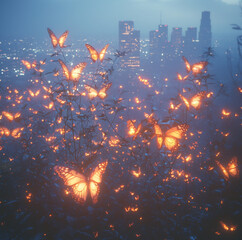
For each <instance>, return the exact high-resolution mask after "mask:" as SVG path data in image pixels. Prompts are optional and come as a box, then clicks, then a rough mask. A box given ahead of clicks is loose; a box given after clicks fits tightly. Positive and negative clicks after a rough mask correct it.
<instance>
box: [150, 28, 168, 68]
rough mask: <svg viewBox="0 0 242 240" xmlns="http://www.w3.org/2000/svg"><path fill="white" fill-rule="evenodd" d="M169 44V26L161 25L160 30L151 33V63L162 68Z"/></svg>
mask: <svg viewBox="0 0 242 240" xmlns="http://www.w3.org/2000/svg"><path fill="white" fill-rule="evenodd" d="M167 44H168V25H161V24H160V25H159V26H158V30H153V31H150V46H149V47H150V51H149V52H150V63H151V64H155V65H157V66H162V65H163V63H164V58H165V51H166V48H167Z"/></svg>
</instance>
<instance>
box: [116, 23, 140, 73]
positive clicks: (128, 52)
mask: <svg viewBox="0 0 242 240" xmlns="http://www.w3.org/2000/svg"><path fill="white" fill-rule="evenodd" d="M119 50H120V51H121V52H125V56H124V57H122V58H121V68H123V69H124V68H126V69H130V70H139V68H140V31H137V30H134V22H133V21H120V22H119Z"/></svg>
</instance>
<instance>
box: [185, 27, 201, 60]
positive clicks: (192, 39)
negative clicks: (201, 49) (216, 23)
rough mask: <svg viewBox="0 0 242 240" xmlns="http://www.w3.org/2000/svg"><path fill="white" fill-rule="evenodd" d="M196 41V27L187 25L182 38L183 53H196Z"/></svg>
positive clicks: (187, 54)
mask: <svg viewBox="0 0 242 240" xmlns="http://www.w3.org/2000/svg"><path fill="white" fill-rule="evenodd" d="M197 49H198V41H197V28H196V27H189V28H187V30H186V33H185V39H184V53H185V55H186V56H189V57H194V56H195V55H196V53H197Z"/></svg>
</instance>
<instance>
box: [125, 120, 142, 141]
mask: <svg viewBox="0 0 242 240" xmlns="http://www.w3.org/2000/svg"><path fill="white" fill-rule="evenodd" d="M127 127H128V135H130V136H133V140H135V139H136V138H137V136H138V135H139V133H140V130H141V128H142V124H141V123H140V124H139V125H138V127H137V128H136V127H135V125H134V123H133V122H132V121H131V120H128V121H127Z"/></svg>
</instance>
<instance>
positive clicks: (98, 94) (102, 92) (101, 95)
mask: <svg viewBox="0 0 242 240" xmlns="http://www.w3.org/2000/svg"><path fill="white" fill-rule="evenodd" d="M111 86H112V83H108V84H107V85H106V86H104V87H103V88H101V90H100V91H97V90H96V89H95V88H93V87H91V86H89V85H87V84H85V85H84V87H85V89H86V90H87V92H88V97H89V98H90V99H91V100H92V99H94V98H95V97H99V98H101V99H104V98H106V97H107V93H106V92H107V90H108V89H109V88H110V87H111Z"/></svg>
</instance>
